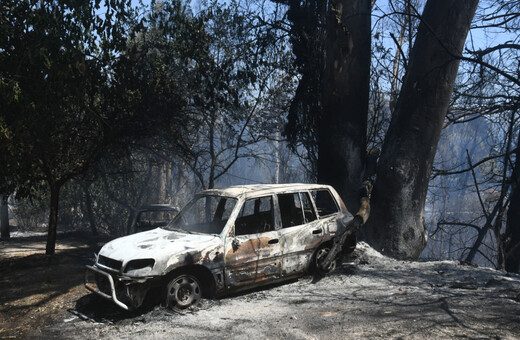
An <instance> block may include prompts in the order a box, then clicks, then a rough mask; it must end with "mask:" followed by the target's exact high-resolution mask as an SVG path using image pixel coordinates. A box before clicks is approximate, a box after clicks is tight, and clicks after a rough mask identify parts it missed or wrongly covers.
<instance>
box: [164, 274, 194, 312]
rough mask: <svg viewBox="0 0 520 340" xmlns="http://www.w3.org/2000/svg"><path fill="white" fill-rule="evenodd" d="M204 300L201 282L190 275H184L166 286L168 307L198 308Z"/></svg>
mask: <svg viewBox="0 0 520 340" xmlns="http://www.w3.org/2000/svg"><path fill="white" fill-rule="evenodd" d="M201 298H202V288H201V286H200V282H199V280H198V279H197V278H196V277H195V276H193V275H190V274H182V275H179V276H176V277H174V278H173V279H171V280H170V281H169V282H168V284H167V285H166V307H168V308H170V309H174V310H175V309H184V308H188V307H190V306H196V305H197V304H198V303H199V302H200V299H201Z"/></svg>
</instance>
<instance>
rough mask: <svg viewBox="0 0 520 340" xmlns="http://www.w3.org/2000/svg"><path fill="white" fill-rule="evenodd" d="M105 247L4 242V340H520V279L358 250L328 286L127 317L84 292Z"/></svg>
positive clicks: (147, 309) (275, 288) (0, 326)
mask: <svg viewBox="0 0 520 340" xmlns="http://www.w3.org/2000/svg"><path fill="white" fill-rule="evenodd" d="M104 242H106V239H105V240H99V239H92V238H89V237H85V236H82V235H79V236H78V235H76V236H74V235H73V236H68V237H63V238H62V239H61V240H58V243H59V244H61V245H63V247H62V249H59V248H58V251H57V254H56V255H54V256H51V257H48V256H45V255H43V251H40V252H39V251H38V249H39V248H38V247H42V246H43V248H44V246H45V240H44V238H23V239H13V240H10V241H8V242H2V243H1V244H0V245H1V248H0V250H1V252H0V291H1V292H2V294H0V338H2V339H8V338H21V339H23V338H28V339H32V338H45V339H77V338H82V339H100V338H103V339H126V338H142V339H149V338H152V339H172V338H175V339H200V338H226V339H229V338H232V339H235V338H240V339H243V338H249V339H267V338H269V339H339V338H341V339H365V338H392V339H423V338H439V339H445V338H478V339H491V338H493V339H518V338H520V276H519V275H515V274H507V273H504V272H501V271H496V270H492V269H489V268H477V267H472V266H467V265H463V264H460V263H457V262H453V261H438V262H406V261H396V260H392V259H389V258H386V257H383V256H381V255H380V254H378V253H377V252H375V251H374V250H373V249H371V248H370V247H368V246H367V245H365V244H363V243H361V244H358V249H357V250H356V252H355V253H354V256H353V257H351V258H348V259H343V261H341V263H340V264H339V265H338V266H337V268H336V270H335V271H334V272H333V273H332V274H329V275H327V276H325V277H313V276H310V275H308V276H305V277H302V278H300V279H298V280H292V281H288V282H285V283H283V284H277V285H270V286H265V287H263V288H257V289H255V290H250V291H246V292H242V293H239V294H232V295H228V296H224V297H222V298H219V299H213V300H209V299H204V300H202V302H201V303H200V304H199V306H197V307H192V308H189V309H186V310H183V311H171V310H168V309H166V308H164V307H161V305H160V303H159V302H160V301H159V299H158V298H156V299H155V300H154V301H149V302H148V303H147V304H145V305H144V306H143V308H141V309H139V310H138V311H130V312H128V311H124V310H122V309H120V308H118V307H117V306H115V305H114V304H113V303H111V302H110V301H106V300H104V299H102V298H100V297H98V296H96V295H95V294H92V293H90V292H89V291H88V290H86V289H85V288H84V287H83V278H84V265H85V264H90V263H91V262H92V259H93V252H95V251H97V250H98V249H99V247H100V246H101V245H102V244H103V243H104Z"/></svg>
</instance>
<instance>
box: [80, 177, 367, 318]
mask: <svg viewBox="0 0 520 340" xmlns="http://www.w3.org/2000/svg"><path fill="white" fill-rule="evenodd" d="M356 217H358V216H356ZM353 220H355V217H354V216H353V215H352V214H350V213H349V212H348V211H347V208H346V207H345V205H344V204H343V202H342V200H341V198H340V197H339V195H338V194H337V193H336V191H335V190H334V189H333V188H332V187H330V186H327V185H318V184H279V185H278V184H272V185H244V186H235V187H228V188H222V189H211V190H205V191H202V192H201V193H199V194H197V195H196V196H195V198H194V199H193V200H192V201H191V202H190V203H188V204H187V206H186V207H185V208H184V209H182V211H181V212H180V213H179V214H178V215H177V216H176V217H175V218H174V219H173V220H172V221H171V222H170V223H169V224H168V225H167V226H165V227H161V228H156V229H153V230H149V231H145V232H141V233H137V234H133V235H129V236H125V237H121V238H118V239H115V240H113V241H111V242H109V243H107V244H106V245H105V246H103V248H102V249H101V250H100V252H99V254H98V255H97V256H96V257H97V258H96V262H95V264H94V265H93V266H87V271H86V274H85V285H86V287H87V288H88V289H89V290H91V291H93V292H95V293H97V294H99V295H101V296H102V297H104V298H107V299H110V300H112V301H113V302H114V303H116V304H117V305H119V306H120V307H122V308H124V309H127V310H128V309H135V308H138V307H139V306H141V304H142V303H143V301H144V299H145V297H146V295H147V294H148V293H150V292H160V293H161V294H160V295H161V296H162V298H163V299H164V302H165V303H166V305H167V306H168V307H170V308H185V307H188V306H190V305H194V304H196V303H197V302H198V301H199V300H200V299H201V298H202V297H203V296H215V295H220V294H222V293H224V292H228V291H234V290H240V289H244V288H251V287H253V286H258V285H262V284H265V283H273V282H276V281H282V280H286V279H288V278H294V277H297V276H300V275H302V274H303V273H305V272H306V271H307V270H309V269H312V268H315V269H318V268H320V259H321V260H322V262H323V259H324V258H325V257H326V256H325V255H326V254H327V253H329V250H330V249H331V248H332V247H333V245H334V241H333V240H334V237H335V236H336V235H337V233H338V232H339V231H340V230H339V229H340V228H342V226H347V225H348V224H349V222H350V221H353ZM329 257H330V256H329ZM332 266H333V263H331V264H327V267H328V269H330V268H331V267H332ZM321 269H322V270H323V269H324V268H323V266H321ZM325 270H327V268H325Z"/></svg>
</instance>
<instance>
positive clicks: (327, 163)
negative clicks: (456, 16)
mask: <svg viewBox="0 0 520 340" xmlns="http://www.w3.org/2000/svg"><path fill="white" fill-rule="evenodd" d="M370 15H371V2H370V1H369V0H354V1H352V0H348V1H347V0H333V1H330V2H329V6H328V8H327V17H326V37H327V39H326V43H325V69H324V72H323V76H322V84H323V85H322V90H323V94H322V111H321V117H320V119H319V121H318V126H319V129H318V131H319V137H318V160H317V170H318V182H319V183H327V184H330V185H332V186H333V187H334V188H335V189H336V190H337V191H338V193H339V194H340V195H341V197H342V199H343V200H344V201H345V203H346V204H347V207H348V208H349V210H351V211H357V210H358V208H359V206H360V204H359V197H358V191H357V189H358V188H359V187H360V186H361V180H362V177H363V168H364V163H365V153H366V131H367V119H368V94H369V76H370V52H371V50H370V47H371V46H370V29H371V26H370V22H371V20H370Z"/></svg>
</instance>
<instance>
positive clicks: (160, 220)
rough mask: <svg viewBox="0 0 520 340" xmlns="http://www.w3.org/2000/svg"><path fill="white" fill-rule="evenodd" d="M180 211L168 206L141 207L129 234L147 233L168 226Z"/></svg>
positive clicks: (131, 224) (129, 229)
mask: <svg viewBox="0 0 520 340" xmlns="http://www.w3.org/2000/svg"><path fill="white" fill-rule="evenodd" d="M178 212H179V209H177V208H176V207H174V206H171V205H168V204H151V205H145V206H142V207H140V208H139V209H138V210H137V211H136V213H135V217H134V219H133V220H132V223H130V227H129V228H128V232H127V234H128V235H130V234H134V233H137V232H140V231H147V230H151V229H155V228H158V227H164V226H166V225H167V224H168V223H169V222H170V221H171V220H173V218H174V217H175V216H176V215H177V213H178Z"/></svg>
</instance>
